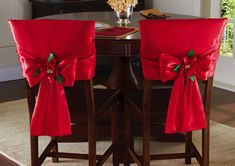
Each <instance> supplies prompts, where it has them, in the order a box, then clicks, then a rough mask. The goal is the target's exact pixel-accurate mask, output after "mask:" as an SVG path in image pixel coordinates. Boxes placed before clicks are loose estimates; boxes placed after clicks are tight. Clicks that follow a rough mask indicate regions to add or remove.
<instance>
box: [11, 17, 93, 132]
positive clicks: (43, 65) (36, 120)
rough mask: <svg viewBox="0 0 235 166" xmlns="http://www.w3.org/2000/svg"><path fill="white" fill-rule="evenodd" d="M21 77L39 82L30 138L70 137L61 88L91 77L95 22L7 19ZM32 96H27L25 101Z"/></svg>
mask: <svg viewBox="0 0 235 166" xmlns="http://www.w3.org/2000/svg"><path fill="white" fill-rule="evenodd" d="M9 24H10V27H11V31H12V34H13V37H14V40H15V42H16V48H17V53H18V57H19V61H20V65H21V68H22V71H23V76H24V77H25V78H26V79H27V81H28V84H29V86H30V87H33V86H34V85H36V84H39V83H40V87H39V91H38V95H37V101H36V105H35V107H34V111H33V115H32V120H31V135H35V136H40V135H49V136H62V135H68V134H71V126H70V115H69V111H68V105H67V100H66V96H65V92H64V88H63V87H64V86H73V85H74V81H75V80H90V79H92V77H93V76H94V72H95V64H96V49H95V44H94V25H95V22H94V21H80V20H10V21H9ZM30 97H31V96H28V101H32V99H29V98H30Z"/></svg>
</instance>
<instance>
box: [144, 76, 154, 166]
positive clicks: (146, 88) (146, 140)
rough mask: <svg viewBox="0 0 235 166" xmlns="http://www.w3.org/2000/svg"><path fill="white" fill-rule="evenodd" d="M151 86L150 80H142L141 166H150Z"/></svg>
mask: <svg viewBox="0 0 235 166" xmlns="http://www.w3.org/2000/svg"><path fill="white" fill-rule="evenodd" d="M151 89H152V84H151V81H150V80H147V79H144V98H143V109H142V118H143V166H149V165H150V124H151V119H150V108H151V107H150V101H151Z"/></svg>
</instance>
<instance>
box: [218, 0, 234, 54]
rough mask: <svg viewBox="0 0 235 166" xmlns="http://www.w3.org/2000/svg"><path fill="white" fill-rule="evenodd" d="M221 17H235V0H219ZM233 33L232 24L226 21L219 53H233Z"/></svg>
mask: <svg viewBox="0 0 235 166" xmlns="http://www.w3.org/2000/svg"><path fill="white" fill-rule="evenodd" d="M221 17H224V18H235V1H234V0H221ZM233 35H234V25H233V24H232V23H228V24H227V26H226V33H225V34H224V36H223V42H222V45H221V54H223V55H224V54H227V55H232V54H233Z"/></svg>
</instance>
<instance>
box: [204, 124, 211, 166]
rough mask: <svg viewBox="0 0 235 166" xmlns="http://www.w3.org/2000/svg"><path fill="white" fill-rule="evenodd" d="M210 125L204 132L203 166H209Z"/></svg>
mask: <svg viewBox="0 0 235 166" xmlns="http://www.w3.org/2000/svg"><path fill="white" fill-rule="evenodd" d="M209 130H210V124H209V123H208V124H207V127H206V128H205V129H203V130H202V166H209V148H210V147H209V138H210V134H209Z"/></svg>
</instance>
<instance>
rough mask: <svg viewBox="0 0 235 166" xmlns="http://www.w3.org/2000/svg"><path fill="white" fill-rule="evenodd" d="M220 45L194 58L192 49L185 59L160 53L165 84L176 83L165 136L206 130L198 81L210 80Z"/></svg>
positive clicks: (161, 75)
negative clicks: (170, 81)
mask: <svg viewBox="0 0 235 166" xmlns="http://www.w3.org/2000/svg"><path fill="white" fill-rule="evenodd" d="M218 48H219V44H216V45H215V46H214V47H212V48H210V49H208V50H207V51H205V52H203V53H201V54H200V55H194V51H193V50H190V51H189V52H188V53H187V56H184V57H182V58H179V57H176V56H173V55H170V54H167V53H161V55H160V60H159V68H160V77H161V80H162V81H163V82H165V81H167V80H174V84H173V88H172V92H171V96H170V101H169V106H168V113H167V120H166V127H165V132H166V133H175V132H188V131H192V130H198V129H202V128H205V126H206V120H205V112H204V107H203V102H202V98H201V95H200V89H199V86H198V83H197V78H199V79H201V80H207V78H208V75H209V73H210V67H211V64H212V61H213V54H214V53H216V51H217V50H218Z"/></svg>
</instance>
